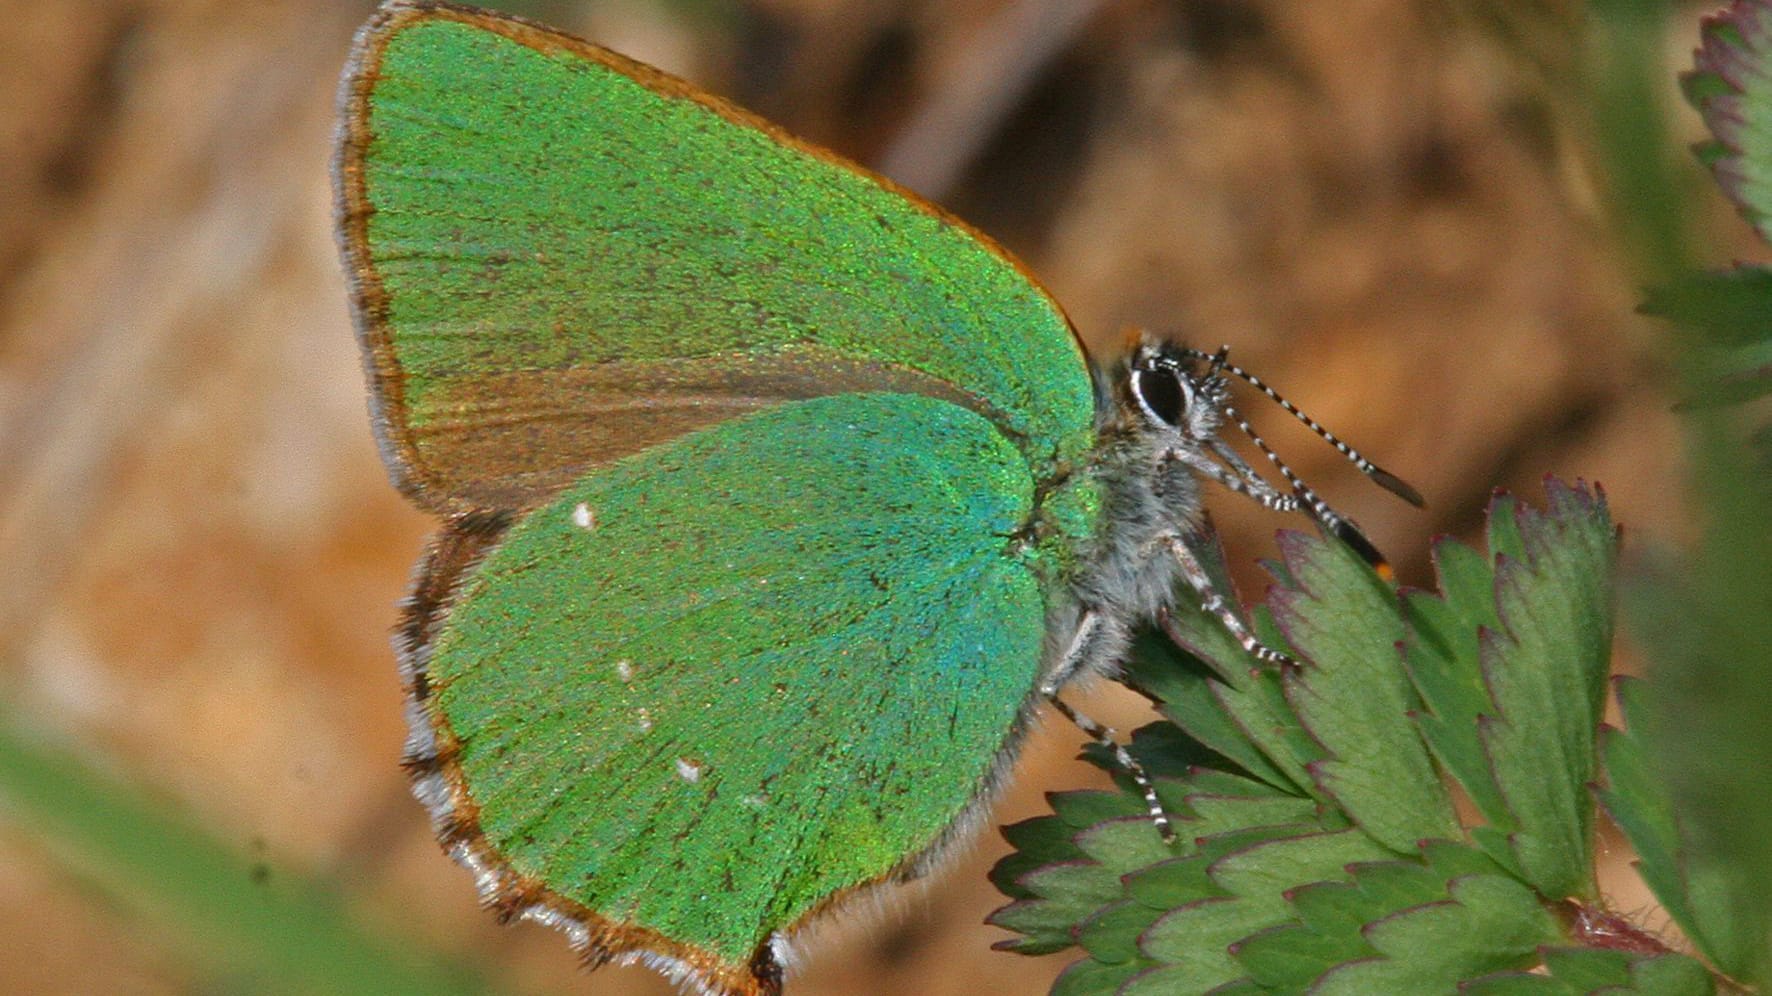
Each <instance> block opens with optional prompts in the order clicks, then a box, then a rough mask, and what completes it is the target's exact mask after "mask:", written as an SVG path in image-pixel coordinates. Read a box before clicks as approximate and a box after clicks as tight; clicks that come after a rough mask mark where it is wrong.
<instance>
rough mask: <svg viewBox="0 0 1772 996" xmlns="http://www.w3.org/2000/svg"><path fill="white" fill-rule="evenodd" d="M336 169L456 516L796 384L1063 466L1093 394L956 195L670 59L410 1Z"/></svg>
mask: <svg viewBox="0 0 1772 996" xmlns="http://www.w3.org/2000/svg"><path fill="white" fill-rule="evenodd" d="M342 104H343V107H344V114H345V124H344V128H343V132H342V134H341V145H340V152H339V159H338V164H337V177H338V196H339V202H340V204H339V206H340V217H341V219H342V232H343V235H342V239H343V243H344V248H345V253H346V257H347V263H348V266H349V269H350V273H351V277H352V284H353V286H352V291H353V301H354V305H355V308H356V312H357V319H358V326H359V330H360V332H361V335H362V339H363V343H364V347H365V352H366V355H367V362H368V364H369V367H370V376H371V382H372V385H373V391H374V395H375V405H376V408H377V411H378V415H379V419H378V421H379V426H378V431H379V433H380V435H381V439H382V443H383V450H384V453H385V454H386V456H387V458H388V461H389V464H390V467H391V468H392V470H393V472H394V474H395V477H396V479H397V481H398V482H399V483H400V484H401V486H402V488H403V489H404V490H406V491H407V493H408V494H410V495H412V496H413V497H414V498H415V499H416V500H418V501H419V502H420V503H421V504H423V505H426V506H427V507H429V508H432V509H434V510H438V511H444V512H462V511H467V510H472V509H482V508H521V507H527V506H530V505H533V504H535V503H537V502H538V501H540V500H544V499H546V498H547V497H549V496H551V495H552V494H553V493H555V492H557V491H558V489H559V488H560V487H562V486H564V485H565V484H566V483H567V482H569V481H571V480H572V479H573V478H575V477H576V476H577V475H578V474H579V473H580V472H582V471H583V470H584V469H585V468H586V467H588V466H591V465H594V464H596V463H599V462H602V461H605V460H607V459H610V458H613V457H615V456H619V455H621V454H624V453H629V452H635V451H637V450H640V449H643V448H645V447H647V446H651V445H655V444H657V443H659V442H661V441H663V440H665V439H669V438H672V437H674V436H676V435H679V434H681V433H682V432H685V431H688V430H689V429H692V428H696V427H698V426H701V425H706V424H710V423H713V422H717V421H720V420H722V419H725V418H729V417H732V416H734V415H737V414H742V413H744V412H747V411H754V410H757V409H759V408H762V407H767V406H768V405H771V404H774V403H777V402H779V401H781V400H783V399H791V398H805V397H812V396H821V395H826V394H834V393H840V392H844V391H854V390H889V391H913V392H917V393H923V394H930V395H933V396H937V397H944V398H947V399H948V400H953V401H956V402H958V403H960V404H963V405H965V406H966V407H970V408H972V409H974V410H976V411H979V412H981V413H982V414H984V415H986V417H988V418H989V419H990V420H991V421H992V422H993V423H995V424H996V425H997V426H998V428H999V430H1000V431H1002V432H1003V433H1004V434H1005V435H1007V436H1008V437H1009V438H1010V439H1011V440H1012V441H1013V442H1014V443H1015V444H1016V446H1017V447H1018V448H1019V449H1020V450H1021V452H1022V453H1023V455H1024V457H1025V458H1026V459H1027V460H1028V461H1029V462H1030V464H1031V465H1033V466H1034V468H1035V471H1036V473H1037V474H1039V475H1042V476H1046V475H1049V474H1050V473H1052V471H1053V468H1054V467H1056V466H1058V465H1060V464H1062V462H1063V461H1065V460H1069V459H1071V458H1073V457H1075V456H1076V455H1077V454H1078V453H1080V452H1081V448H1082V447H1083V446H1085V445H1087V441H1088V439H1087V437H1088V432H1089V428H1090V424H1091V421H1090V420H1091V417H1092V411H1093V400H1092V396H1091V388H1090V384H1089V380H1088V375H1087V372H1086V369H1085V365H1084V360H1083V358H1082V354H1081V351H1080V349H1079V347H1078V345H1077V343H1076V342H1075V339H1074V336H1073V334H1072V332H1071V330H1070V326H1069V324H1068V322H1067V320H1066V319H1065V317H1064V315H1063V314H1062V312H1061V311H1060V310H1059V308H1058V306H1057V305H1056V304H1055V303H1054V302H1053V301H1052V299H1051V298H1050V297H1049V296H1048V295H1047V294H1046V292H1045V291H1044V290H1043V289H1041V288H1040V287H1039V285H1038V284H1037V283H1036V282H1035V281H1034V280H1033V279H1032V278H1031V277H1030V276H1029V275H1028V274H1027V273H1026V272H1025V271H1024V270H1023V269H1022V268H1021V267H1020V266H1019V264H1017V263H1016V262H1015V261H1013V260H1012V259H1011V258H1010V257H1008V256H1007V254H1005V253H1004V252H1003V251H1002V250H1001V249H1000V248H998V247H997V246H996V245H995V244H994V243H992V242H990V241H989V240H988V239H987V238H986V237H984V236H982V235H980V234H978V233H976V232H974V231H972V230H971V229H969V228H966V227H965V226H964V225H963V224H961V223H960V222H958V221H957V220H955V219H953V218H951V217H950V216H948V215H946V214H945V213H943V212H941V211H940V210H939V209H937V208H935V207H933V206H931V205H929V204H927V203H925V202H922V201H919V200H916V199H915V198H914V197H912V196H911V195H909V194H908V193H906V192H904V191H902V190H899V189H898V188H895V187H893V186H892V185H890V184H889V183H888V182H886V181H884V180H881V179H880V178H878V177H875V176H873V175H871V174H868V173H866V172H865V171H863V170H861V169H860V168H859V167H856V166H854V165H852V164H849V163H845V162H842V161H841V160H838V159H836V158H835V157H834V156H832V155H830V154H829V153H826V152H823V151H821V150H817V149H815V148H813V147H811V146H808V145H806V144H804V143H802V142H799V141H798V140H796V139H793V138H792V137H790V136H788V135H786V134H784V133H782V132H781V131H779V130H778V129H776V128H774V127H773V126H771V125H768V124H767V123H765V122H763V121H761V120H760V119H757V118H754V117H752V116H751V115H749V114H747V113H746V112H743V111H741V110H738V109H737V108H734V107H732V106H730V105H728V104H726V103H725V102H723V101H720V100H718V99H716V98H712V97H709V96H707V95H705V94H702V93H700V92H698V91H696V90H694V89H693V88H691V87H689V86H687V85H686V84H684V83H682V82H680V81H678V80H675V79H673V78H671V77H668V76H666V75H664V74H662V73H659V72H658V71H656V70H653V69H651V68H649V67H646V66H643V65H641V64H638V63H635V62H632V61H631V60H628V59H626V58H624V57H622V56H619V55H616V54H615V53H612V52H608V51H606V50H604V49H601V48H598V47H596V46H594V45H591V44H589V43H586V42H582V41H579V40H577V39H574V38H571V37H570V36H567V35H563V34H560V33H557V32H554V31H552V30H550V29H547V28H543V27H540V26H538V25H534V24H530V23H529V22H526V21H522V20H519V19H515V18H510V17H506V16H503V15H495V14H491V13H487V12H483V11H471V10H468V9H465V8H457V7H452V6H449V5H447V4H440V3H430V2H424V0H407V2H396V3H391V4H388V5H386V6H384V7H383V9H382V10H381V11H380V13H378V15H377V16H376V18H375V19H374V20H372V21H371V22H370V23H369V25H367V26H366V27H365V28H364V30H363V31H362V32H361V33H360V34H359V36H358V41H357V47H356V52H355V55H354V57H353V61H352V65H351V67H350V69H349V70H348V71H347V74H346V77H345V81H344V85H343V92H342Z"/></svg>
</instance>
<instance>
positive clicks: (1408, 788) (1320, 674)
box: [1269, 533, 1459, 853]
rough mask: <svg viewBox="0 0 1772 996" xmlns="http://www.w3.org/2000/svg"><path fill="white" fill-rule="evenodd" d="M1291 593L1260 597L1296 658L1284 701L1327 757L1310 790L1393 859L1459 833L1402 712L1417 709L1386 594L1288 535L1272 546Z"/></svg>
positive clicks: (1329, 551) (1308, 542)
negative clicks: (1277, 547)
mask: <svg viewBox="0 0 1772 996" xmlns="http://www.w3.org/2000/svg"><path fill="white" fill-rule="evenodd" d="M1281 549H1282V550H1283V551H1284V553H1285V557H1286V564H1287V567H1288V569H1289V570H1288V572H1289V574H1290V575H1291V576H1292V577H1293V578H1294V579H1295V581H1296V583H1297V584H1298V585H1299V587H1298V588H1276V589H1275V591H1274V592H1273V594H1272V595H1271V596H1270V597H1269V605H1270V606H1271V607H1272V608H1273V611H1274V615H1275V618H1276V620H1277V621H1278V622H1279V623H1280V624H1281V626H1282V627H1283V628H1284V629H1285V631H1286V633H1287V635H1288V637H1289V638H1290V639H1291V642H1292V644H1293V645H1294V646H1296V647H1297V648H1298V650H1299V651H1300V653H1301V654H1302V655H1303V661H1302V662H1301V666H1300V667H1299V668H1297V669H1295V670H1293V671H1290V672H1288V673H1287V675H1286V686H1287V687H1286V691H1287V700H1288V702H1290V703H1291V705H1292V708H1293V710H1294V711H1295V712H1296V713H1297V714H1298V716H1299V718H1300V719H1301V720H1303V722H1304V725H1305V728H1306V729H1307V730H1308V731H1309V732H1310V734H1311V736H1312V737H1313V738H1314V739H1315V740H1316V741H1317V742H1318V743H1320V744H1322V745H1323V746H1324V747H1325V748H1326V749H1327V750H1328V751H1329V757H1327V758H1325V759H1324V760H1322V761H1319V762H1317V763H1315V764H1313V765H1312V766H1311V772H1312V774H1313V775H1314V776H1316V779H1317V783H1318V784H1319V785H1320V786H1321V787H1322V788H1323V790H1324V791H1325V792H1327V793H1328V794H1329V795H1330V796H1331V797H1333V798H1334V799H1335V800H1336V802H1338V803H1339V804H1340V805H1341V807H1342V808H1343V810H1344V811H1346V812H1347V814H1348V815H1349V816H1350V817H1352V818H1353V820H1354V822H1355V823H1356V824H1358V825H1359V826H1360V827H1361V828H1362V829H1364V830H1365V831H1366V833H1368V834H1370V835H1371V836H1372V838H1373V839H1375V840H1377V841H1379V842H1381V843H1383V844H1385V845H1387V846H1389V847H1390V848H1391V849H1392V850H1393V851H1396V852H1398V853H1408V852H1409V851H1411V850H1413V849H1414V846H1415V842H1416V841H1419V840H1423V839H1426V838H1430V837H1447V836H1453V835H1456V834H1457V833H1458V832H1459V826H1458V819H1457V816H1456V815H1455V814H1454V812H1453V809H1452V800H1451V797H1450V796H1449V795H1448V794H1447V792H1446V788H1445V785H1444V784H1442V783H1441V781H1440V778H1439V775H1438V774H1437V773H1436V772H1435V770H1434V766H1433V762H1432V761H1431V760H1429V758H1428V752H1427V747H1426V745H1425V744H1423V743H1422V740H1421V737H1420V735H1419V734H1418V733H1417V732H1416V729H1415V725H1414V723H1413V722H1412V721H1411V720H1410V719H1409V713H1410V711H1411V710H1412V709H1414V708H1416V707H1417V706H1418V705H1419V701H1418V700H1417V699H1416V697H1415V691H1414V689H1413V688H1412V687H1411V685H1410V683H1409V679H1408V676H1407V675H1406V674H1405V673H1404V671H1403V666H1402V660H1401V658H1400V657H1399V656H1398V654H1397V649H1396V648H1397V644H1398V643H1400V642H1402V640H1403V635H1404V632H1403V624H1402V620H1401V619H1400V618H1399V615H1398V612H1397V599H1396V594H1395V592H1393V591H1392V590H1391V588H1390V587H1389V586H1388V585H1386V584H1385V583H1384V582H1383V581H1381V580H1380V579H1379V578H1378V576H1377V575H1376V574H1374V573H1373V571H1372V569H1371V568H1370V567H1369V566H1367V565H1366V563H1365V562H1364V561H1362V560H1361V559H1360V558H1359V557H1358V556H1356V555H1355V554H1354V552H1353V551H1352V550H1349V549H1348V548H1346V547H1345V546H1343V545H1342V544H1338V543H1328V542H1325V541H1322V540H1318V539H1314V538H1310V537H1306V536H1304V535H1302V534H1299V533H1288V534H1286V535H1285V536H1284V537H1283V538H1282V541H1281Z"/></svg>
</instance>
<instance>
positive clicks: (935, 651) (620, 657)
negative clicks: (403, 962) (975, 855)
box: [405, 394, 1046, 993]
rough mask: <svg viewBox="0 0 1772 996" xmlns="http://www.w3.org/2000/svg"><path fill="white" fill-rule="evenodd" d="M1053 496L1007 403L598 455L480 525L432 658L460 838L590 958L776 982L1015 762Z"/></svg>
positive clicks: (414, 643)
mask: <svg viewBox="0 0 1772 996" xmlns="http://www.w3.org/2000/svg"><path fill="white" fill-rule="evenodd" d="M1033 501H1034V481H1033V479H1032V478H1031V477H1030V476H1029V474H1028V468H1027V464H1026V462H1025V461H1024V460H1023V459H1022V457H1021V455H1020V453H1019V452H1017V450H1016V449H1015V448H1014V447H1013V446H1012V445H1011V444H1010V443H1009V442H1008V441H1007V440H1006V439H1005V438H1004V437H1003V436H1002V434H1001V433H999V432H998V431H996V429H995V428H994V427H993V426H992V425H991V424H990V423H989V422H988V421H986V420H985V419H984V418H983V417H981V416H979V415H978V414H977V413H975V412H973V411H971V410H969V409H966V408H962V407H959V406H957V405H954V404H951V403H949V402H946V401H941V400H939V399H934V398H929V397H925V396H920V395H908V394H845V395H837V396H832V397H826V398H818V399H811V400H806V401H799V402H789V403H785V404H782V405H779V406H776V407H774V408H771V409H768V410H766V411H763V412H761V413H757V414H753V415H749V416H744V417H740V418H737V419H732V420H728V421H726V422H723V423H720V424H718V425H716V426H713V427H710V428H707V429H703V430H699V431H696V432H693V433H691V434H689V435H687V436H684V437H681V438H679V439H677V440H675V441H673V442H670V443H666V444H663V445H661V446H658V447H654V448H652V449H649V450H647V451H645V452H643V453H639V454H635V455H632V456H629V457H625V458H622V459H619V460H617V461H615V462H613V463H611V464H609V465H607V466H605V467H603V468H600V469H598V470H594V471H592V472H590V473H589V474H588V475H586V476H585V477H584V478H583V479H582V480H580V481H578V482H577V483H575V484H573V485H572V486H570V487H569V488H568V489H567V490H566V491H564V492H563V493H561V494H560V495H559V496H558V498H557V499H556V500H555V501H554V502H552V503H551V504H549V505H546V506H543V507H541V508H539V509H536V510H535V511H533V512H531V513H529V514H527V515H525V516H523V517H522V518H521V519H520V520H519V521H518V522H517V523H516V524H515V525H514V526H512V527H511V528H510V529H509V531H508V532H507V533H505V534H504V536H503V537H502V538H501V539H498V540H497V541H496V542H495V543H494V542H487V543H485V544H483V545H484V546H487V547H490V549H491V552H490V553H487V554H485V555H484V557H483V559H478V561H477V562H476V555H474V554H467V555H463V554H460V553H459V552H452V551H454V550H456V548H457V547H458V545H459V541H463V540H464V539H469V540H471V537H467V534H465V533H463V532H462V530H463V529H464V528H473V527H471V526H464V525H463V524H462V523H461V522H458V523H457V525H456V527H455V528H454V529H453V530H452V531H450V532H446V533H445V534H444V538H443V540H442V542H441V544H440V546H439V548H438V552H437V553H436V554H434V556H433V560H432V563H431V566H430V569H429V576H428V577H425V578H423V579H421V582H420V585H419V589H418V592H417V595H416V597H415V599H414V609H413V611H414V614H415V615H414V618H412V619H410V620H409V627H410V628H409V631H408V632H409V635H410V636H411V644H410V645H409V646H408V647H407V648H406V650H407V652H406V655H405V656H406V666H407V669H408V672H407V676H408V680H409V683H410V685H411V687H412V688H413V690H414V696H415V701H416V702H417V705H418V708H419V710H420V711H421V713H422V716H420V717H416V719H417V721H418V725H417V729H416V732H415V735H414V739H413V741H412V743H411V744H410V745H409V749H408V755H409V756H408V761H407V763H408V765H409V767H410V768H411V769H412V770H413V772H414V775H415V778H416V781H417V786H418V794H419V796H420V797H421V798H422V799H424V800H425V801H426V802H427V804H428V805H429V806H430V808H431V810H432V815H433V818H434V820H435V821H436V823H437V825H438V827H439V832H440V835H441V836H442V838H443V841H444V844H445V846H446V847H449V848H450V849H451V850H452V851H453V852H454V853H455V855H456V857H457V859H458V860H460V861H462V863H463V864H465V865H467V866H468V867H469V868H471V869H473V870H474V871H475V872H476V874H477V877H478V878H479V880H480V887H481V890H482V892H483V893H484V894H485V896H486V898H487V899H488V901H489V902H492V903H494V904H495V905H497V906H498V907H500V908H501V909H502V910H503V911H504V912H505V913H506V914H507V915H514V916H523V917H526V918H530V919H535V920H540V921H543V922H547V923H551V924H553V925H554V926H557V927H560V928H562V929H564V930H566V931H567V932H568V934H569V935H570V936H571V937H572V938H573V940H574V943H575V944H576V945H577V946H578V947H580V948H581V949H582V950H584V951H585V952H586V954H587V956H590V957H594V958H604V957H616V958H621V957H624V956H629V957H640V958H643V959H645V960H648V961H651V962H653V963H654V964H657V965H660V966H661V967H664V968H666V969H667V970H669V971H674V972H676V973H677V974H679V975H680V976H682V977H685V978H688V979H690V980H692V981H695V982H697V983H699V984H701V985H704V986H708V987H710V988H712V989H713V990H714V991H719V992H724V993H755V992H772V991H774V990H773V989H772V988H771V985H770V976H769V974H768V973H769V972H771V971H773V966H774V964H775V962H774V960H773V953H772V949H771V947H770V945H771V939H772V938H773V937H774V936H775V935H776V934H778V933H785V932H788V931H791V930H792V929H793V928H794V927H795V926H797V925H798V924H800V923H801V922H802V921H803V920H804V919H805V918H807V917H808V916H810V915H812V914H813V913H816V912H818V911H819V910H821V909H822V908H824V907H826V906H828V905H830V904H831V903H832V902H833V901H836V900H838V899H839V898H841V897H842V896H843V895H844V894H846V893H848V892H851V891H853V890H856V889H858V888H862V887H865V886H868V885H870V884H873V883H877V882H881V881H886V880H890V879H892V878H894V877H900V876H904V875H907V874H914V873H915V872H916V871H918V870H919V868H920V866H921V864H922V862H923V861H925V860H926V859H927V858H928V857H929V856H931V855H933V854H935V853H937V852H938V851H939V850H940V848H941V846H942V845H943V844H945V843H946V842H948V841H949V840H950V839H951V837H952V836H953V835H954V834H955V833H957V832H959V830H961V829H963V828H964V827H965V826H966V825H967V823H968V817H969V816H971V815H973V814H975V813H977V812H978V811H979V807H980V806H981V805H982V803H983V800H984V799H986V798H987V797H988V796H989V794H990V791H991V789H992V787H993V786H994V784H995V782H996V780H997V778H998V776H999V775H1000V773H1001V772H1002V769H1003V768H1004V767H1005V766H1006V765H1007V763H1008V761H1009V758H1010V756H1011V754H1012V753H1013V749H1014V746H1015V742H1016V740H1017V739H1018V737H1019V734H1020V730H1021V728H1022V726H1023V721H1024V719H1025V714H1026V711H1027V710H1028V709H1030V708H1031V699H1032V693H1033V689H1034V687H1035V685H1036V682H1037V672H1038V669H1039V666H1040V660H1041V643H1042V639H1043V633H1044V617H1045V611H1046V606H1045V601H1044V598H1043V594H1042V591H1041V589H1040V585H1039V582H1038V581H1037V580H1036V576H1035V570H1034V566H1033V565H1032V564H1030V563H1029V562H1028V560H1027V558H1028V557H1029V556H1031V555H1030V554H1028V553H1027V552H1026V547H1025V545H1024V543H1023V542H1022V540H1021V538H1020V537H1019V536H1017V535H1016V533H1017V530H1018V529H1019V528H1020V527H1021V526H1022V524H1023V523H1024V522H1025V521H1026V519H1027V517H1028V515H1029V513H1030V509H1031V507H1032V503H1033ZM470 518H471V517H470ZM469 545H470V546H471V545H472V542H469ZM450 593H453V595H451V594H450ZM451 603H453V604H451Z"/></svg>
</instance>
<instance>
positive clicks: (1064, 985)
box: [1052, 958, 1146, 996]
mask: <svg viewBox="0 0 1772 996" xmlns="http://www.w3.org/2000/svg"><path fill="white" fill-rule="evenodd" d="M1145 968H1146V966H1145V965H1143V964H1140V963H1136V962H1117V963H1114V964H1107V963H1104V962H1099V961H1092V960H1090V959H1088V958H1085V959H1083V960H1082V961H1078V962H1072V963H1071V966H1070V967H1069V968H1067V969H1065V970H1064V971H1063V972H1060V973H1059V976H1058V978H1057V979H1056V980H1054V981H1053V983H1052V996H1101V994H1102V993H1112V992H1118V991H1120V989H1121V987H1122V986H1124V985H1125V984H1126V982H1127V980H1129V979H1131V978H1132V977H1133V976H1135V975H1137V974H1138V973H1139V972H1141V971H1144V970H1145Z"/></svg>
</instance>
